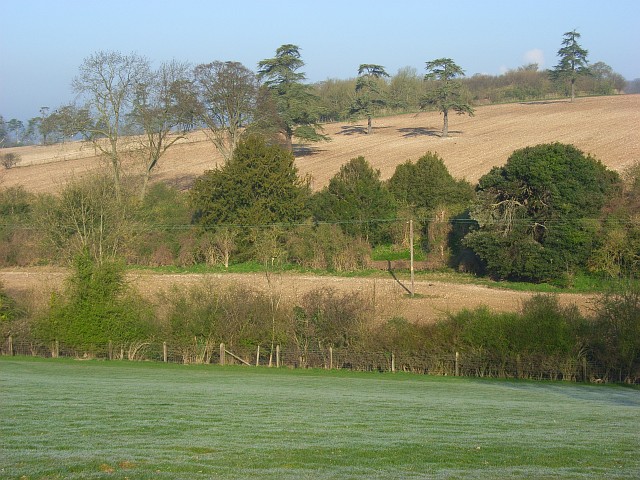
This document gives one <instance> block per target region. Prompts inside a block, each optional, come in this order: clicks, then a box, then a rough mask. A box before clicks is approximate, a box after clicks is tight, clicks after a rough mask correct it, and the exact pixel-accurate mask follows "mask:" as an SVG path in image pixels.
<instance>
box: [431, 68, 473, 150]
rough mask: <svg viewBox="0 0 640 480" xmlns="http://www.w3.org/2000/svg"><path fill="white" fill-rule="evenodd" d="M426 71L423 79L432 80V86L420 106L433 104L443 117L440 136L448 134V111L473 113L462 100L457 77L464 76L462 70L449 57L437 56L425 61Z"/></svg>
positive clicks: (460, 84) (469, 106)
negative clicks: (434, 58)
mask: <svg viewBox="0 0 640 480" xmlns="http://www.w3.org/2000/svg"><path fill="white" fill-rule="evenodd" d="M426 70H427V73H426V74H425V76H424V79H425V80H427V81H431V82H434V86H433V88H432V89H431V90H430V92H429V93H428V94H427V95H426V96H425V97H424V98H423V100H422V102H421V106H422V108H425V107H427V106H434V107H436V108H437V109H438V110H439V111H440V112H442V115H443V117H444V123H443V126H442V136H443V137H447V136H448V135H449V111H450V110H452V111H454V112H457V113H458V114H459V115H463V114H465V113H466V114H468V115H471V116H472V115H473V108H471V105H469V104H468V103H466V102H465V101H464V98H463V97H464V96H463V94H462V83H461V82H460V81H459V80H458V78H459V77H464V70H462V68H460V67H459V66H458V65H456V63H455V62H454V61H453V60H451V59H450V58H438V59H436V60H432V61H430V62H427V63H426Z"/></svg>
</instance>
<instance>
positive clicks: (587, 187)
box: [465, 143, 619, 281]
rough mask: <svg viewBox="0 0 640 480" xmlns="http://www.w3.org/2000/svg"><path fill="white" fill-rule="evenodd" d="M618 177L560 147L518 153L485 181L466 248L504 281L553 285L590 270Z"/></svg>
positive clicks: (539, 147)
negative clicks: (601, 220)
mask: <svg viewBox="0 0 640 480" xmlns="http://www.w3.org/2000/svg"><path fill="white" fill-rule="evenodd" d="M618 188H619V176H618V174H617V173H615V172H613V171H611V170H608V169H607V168H606V167H605V166H604V165H603V164H602V163H600V162H599V161H598V160H595V159H594V158H592V157H590V156H585V155H584V153H582V152H581V151H580V150H578V149H577V148H575V147H573V146H571V145H563V144H560V143H554V144H548V145H537V146H535V147H527V148H524V149H521V150H517V151H515V152H513V154H512V155H511V157H509V159H508V161H507V163H506V164H505V165H504V166H502V167H495V168H493V169H492V170H491V171H490V172H489V173H488V174H486V175H484V176H483V177H482V178H481V179H480V181H479V183H478V187H477V199H476V202H475V205H474V207H473V208H472V218H473V219H474V220H475V221H476V222H478V225H479V226H480V228H479V230H477V231H474V232H472V233H470V234H469V235H467V236H466V237H465V243H466V245H467V246H468V247H470V248H471V249H473V250H474V251H475V252H476V254H478V256H479V257H480V258H481V259H482V260H483V261H484V262H485V263H486V266H487V269H488V271H489V273H491V274H492V275H493V276H495V277H498V278H509V279H525V280H533V281H546V280H553V279H558V278H560V277H561V276H562V275H563V274H565V273H567V272H569V273H570V272H573V271H575V270H576V269H579V268H584V267H585V266H586V263H587V260H588V258H589V255H590V253H591V252H592V250H593V248H594V242H595V240H596V233H597V219H598V217H599V216H600V214H601V209H602V207H603V206H604V205H605V202H606V201H607V199H608V198H609V197H610V196H612V195H613V194H614V193H615V192H616V191H617V189H618Z"/></svg>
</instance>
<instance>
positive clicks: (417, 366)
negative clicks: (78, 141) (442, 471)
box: [0, 337, 640, 383]
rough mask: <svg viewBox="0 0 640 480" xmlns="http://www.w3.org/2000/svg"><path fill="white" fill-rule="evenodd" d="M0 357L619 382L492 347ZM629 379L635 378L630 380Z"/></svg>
mask: <svg viewBox="0 0 640 480" xmlns="http://www.w3.org/2000/svg"><path fill="white" fill-rule="evenodd" d="M0 355H2V356H32V357H40V358H71V359H77V360H105V361H152V362H158V363H175V364H185V365H244V366H246V368H256V367H257V368H260V367H266V368H290V369H298V368H302V369H325V370H351V371H365V372H380V373H395V372H405V373H413V374H420V375H435V376H460V377H475V378H502V379H523V380H552V381H557V380H562V381H569V382H585V383H622V382H623V381H624V380H625V379H623V378H622V377H620V378H616V377H615V375H612V374H611V372H609V371H607V369H606V368H605V367H604V366H602V365H599V364H597V363H596V362H593V361H590V360H589V359H588V358H587V357H586V356H581V357H578V358H572V359H567V358H566V357H560V356H542V355H529V356H521V355H518V356H515V357H512V356H507V357H501V356H498V355H496V354H493V353H491V352H473V351H466V352H465V351H461V352H428V351H424V350H423V351H410V352H390V351H384V350H380V351H364V350H358V349H350V348H333V347H327V348H316V349H305V350H302V349H300V348H298V347H297V346H295V345H289V346H281V345H274V347H273V348H270V347H269V346H264V345H263V346H259V345H258V346H256V347H246V346H245V347H229V346H226V345H225V344H224V343H221V344H217V343H215V342H213V341H202V340H201V339H196V338H194V341H193V342H191V343H189V344H183V345H175V344H174V345H171V344H170V343H168V342H162V341H140V342H133V343H131V344H129V345H126V346H125V345H113V344H112V343H109V345H104V346H96V345H87V346H85V347H84V348H82V349H78V348H68V347H65V346H64V345H61V344H59V343H58V342H54V343H52V344H51V345H45V344H42V343H38V342H32V341H25V340H15V339H13V337H8V338H5V339H4V341H3V342H2V343H1V344H0ZM632 380H634V383H638V382H640V379H638V378H636V379H632Z"/></svg>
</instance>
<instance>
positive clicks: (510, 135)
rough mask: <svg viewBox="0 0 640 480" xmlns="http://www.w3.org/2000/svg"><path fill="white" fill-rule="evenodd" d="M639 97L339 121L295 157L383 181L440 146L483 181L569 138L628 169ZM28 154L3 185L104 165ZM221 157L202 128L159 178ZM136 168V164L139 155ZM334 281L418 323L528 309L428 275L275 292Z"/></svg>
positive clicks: (29, 276)
mask: <svg viewBox="0 0 640 480" xmlns="http://www.w3.org/2000/svg"><path fill="white" fill-rule="evenodd" d="M639 125H640V95H624V96H623V95H621V96H615V97H598V98H579V99H577V100H576V101H575V102H573V103H570V102H568V101H552V102H531V103H521V104H509V105H496V106H485V107H480V108H478V109H477V110H476V114H475V116H474V117H468V116H455V115H454V116H451V117H450V122H449V129H450V137H449V138H441V137H440V129H441V128H442V117H441V115H439V114H438V113H437V112H425V113H419V114H408V115H399V116H394V117H384V118H378V119H374V133H373V135H366V134H365V130H364V124H358V123H333V124H328V125H326V126H325V133H326V134H328V135H329V136H330V137H331V141H330V142H326V143H321V144H315V145H305V146H302V145H298V146H297V147H296V154H297V155H296V163H297V165H298V168H299V170H300V173H301V174H302V175H310V176H311V177H312V185H313V187H314V188H315V189H320V188H322V187H323V186H324V185H326V184H327V182H328V181H329V179H330V178H331V177H332V176H333V175H334V174H335V173H336V172H337V171H338V170H339V169H340V166H341V165H342V164H344V163H345V162H347V161H348V160H349V159H351V158H354V157H357V156H360V155H362V156H364V157H365V158H366V159H367V161H369V162H370V163H371V164H372V165H373V166H374V167H375V168H377V169H379V170H380V172H381V174H382V177H383V178H388V177H389V176H391V175H392V174H393V171H394V169H395V167H396V165H398V164H400V163H402V162H405V161H407V160H414V161H415V160H417V159H418V158H419V157H420V156H421V155H423V154H424V153H425V152H427V151H432V152H437V153H438V154H439V155H440V157H442V158H443V160H444V161H445V164H446V165H447V167H448V169H449V171H450V172H451V173H452V174H453V175H454V176H456V177H458V178H466V179H467V180H469V181H472V182H475V181H477V180H478V179H479V178H480V177H481V176H482V175H484V174H485V173H487V172H488V171H489V170H490V169H491V168H492V167H494V166H497V165H501V164H503V163H505V162H506V160H507V158H508V157H509V155H510V154H511V152H513V151H514V150H515V149H518V148H522V147H526V146H530V145H536V144H540V143H550V142H563V143H570V144H573V145H575V146H576V147H578V148H580V149H581V150H583V151H584V152H586V153H589V154H591V155H593V156H594V157H596V158H597V159H599V160H601V161H602V162H603V163H604V164H605V165H606V166H607V167H609V168H611V169H614V170H618V171H622V170H623V169H624V168H625V167H627V166H629V165H631V164H633V163H635V162H637V161H640V129H639V128H638V126H639ZM8 151H15V152H17V153H19V155H20V156H21V161H20V163H19V164H18V165H17V166H16V167H14V168H12V169H10V170H4V171H3V172H2V174H1V175H2V176H1V177H0V182H1V184H2V186H4V187H6V186H11V185H23V186H24V187H25V188H26V189H28V190H30V191H33V192H54V191H56V190H57V189H58V188H59V187H60V185H62V184H63V183H64V182H65V181H66V180H68V179H70V178H72V177H77V176H81V175H84V174H86V173H87V172H90V171H92V170H95V169H96V168H99V167H100V161H99V159H98V158H97V157H96V156H95V155H94V151H93V148H91V147H90V146H88V145H86V144H82V143H75V142H74V143H67V144H65V145H54V146H47V147H21V148H17V149H6V150H5V152H8ZM221 162H222V159H221V158H220V156H219V155H218V154H217V153H216V152H215V150H214V148H213V146H212V145H211V144H210V143H209V142H208V140H207V139H206V137H205V136H204V134H203V133H201V132H196V133H193V134H191V135H190V136H189V137H188V138H187V139H186V140H184V141H181V142H180V144H179V145H177V146H176V147H175V148H174V149H173V150H170V151H169V153H168V154H167V155H166V156H165V157H164V158H163V159H162V160H161V164H160V167H159V169H158V171H157V172H156V174H155V180H156V181H167V182H171V183H173V184H175V185H179V186H181V187H184V188H188V186H189V185H190V184H191V182H192V181H193V179H194V178H196V177H197V176H198V175H200V174H202V172H204V171H205V170H207V169H211V168H214V167H215V166H216V164H219V163H221ZM129 167H130V168H132V169H134V168H135V163H134V162H133V161H130V164H129ZM63 276H64V272H62V271H54V272H52V271H50V270H47V271H43V270H31V269H29V270H20V271H8V270H6V271H0V281H2V282H3V283H4V286H5V288H6V290H7V291H8V292H15V293H18V292H22V293H25V292H31V291H33V292H36V291H37V292H39V293H42V292H43V291H46V290H49V289H50V288H53V287H55V286H59V285H60V283H61V281H62V278H63ZM212 278H213V279H214V281H216V282H219V283H220V284H221V285H228V284H230V283H242V282H246V283H247V284H249V285H251V286H253V287H255V288H263V289H264V288H267V284H266V280H265V278H264V276H263V275H262V276H261V275H218V276H215V277H212ZM132 280H133V281H134V283H135V284H136V285H138V286H139V288H140V289H141V290H142V291H143V292H144V293H146V294H147V295H150V296H152V295H153V293H154V292H156V291H158V290H162V289H163V288H166V287H167V286H168V285H170V284H178V285H184V284H188V283H193V282H199V281H203V279H202V277H201V276H198V275H152V274H137V275H133V276H132ZM321 286H326V287H332V288H336V289H339V290H357V291H361V292H362V293H363V294H364V295H366V296H367V298H370V299H371V301H372V302H374V303H375V305H376V312H377V313H376V317H378V318H380V319H382V318H390V317H392V316H394V315H403V316H405V317H406V318H409V319H412V320H424V321H430V320H433V319H435V318H437V317H438V316H440V315H442V313H443V312H446V311H457V310H459V309H461V308H474V307H475V306H478V305H487V306H489V307H490V308H493V309H496V310H502V311H508V310H515V309H518V308H520V306H521V304H522V301H523V300H524V299H526V298H527V297H529V296H530V294H528V293H519V292H512V291H504V290H500V289H493V288H487V287H480V286H475V285H459V284H451V283H447V282H438V281H429V282H426V281H419V282H417V283H416V292H417V293H419V294H420V295H421V296H420V298H417V299H408V298H407V297H406V296H405V295H404V294H405V291H404V290H403V289H402V288H401V287H400V285H398V284H397V283H396V282H395V281H394V280H393V279H391V278H390V277H383V278H377V279H373V278H366V279H358V278H355V279H354V278H336V277H312V276H300V275H278V276H277V281H275V282H273V283H272V287H271V288H272V289H276V290H274V291H275V292H276V293H277V294H278V295H282V296H283V297H291V298H295V297H296V296H298V295H300V294H303V293H304V292H306V291H309V290H311V289H313V288H317V287H321ZM560 298H561V301H562V302H563V303H576V304H578V305H579V306H580V307H581V308H582V309H583V310H586V309H588V308H589V306H590V302H591V298H590V297H589V296H584V295H562V296H561V297H560Z"/></svg>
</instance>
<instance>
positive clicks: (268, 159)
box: [191, 135, 309, 228]
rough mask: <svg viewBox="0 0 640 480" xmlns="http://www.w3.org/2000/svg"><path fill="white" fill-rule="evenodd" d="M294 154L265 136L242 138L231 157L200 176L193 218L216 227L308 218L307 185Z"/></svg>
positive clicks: (197, 181)
mask: <svg viewBox="0 0 640 480" xmlns="http://www.w3.org/2000/svg"><path fill="white" fill-rule="evenodd" d="M294 160H295V159H294V157H293V155H292V154H291V153H290V152H287V151H285V150H284V149H282V148H281V147H279V146H277V145H268V144H267V143H266V142H265V140H264V139H263V138H261V137H258V136H255V135H254V136H250V137H248V138H246V139H244V140H241V141H240V143H238V146H237V147H236V149H235V151H234V154H233V157H232V158H231V160H230V161H229V162H227V163H226V164H224V166H223V167H221V168H220V169H217V170H210V171H208V172H205V173H204V175H202V176H201V177H199V178H198V179H196V182H195V185H194V187H193V189H192V191H191V202H192V206H193V208H194V209H195V216H194V220H195V221H196V223H199V224H200V225H202V226H204V227H205V228H214V227H216V226H219V225H222V224H234V225H266V224H272V223H283V222H297V221H299V220H302V219H304V218H305V217H306V215H307V199H308V195H309V188H308V185H307V184H306V182H305V181H303V180H302V179H300V178H299V177H298V171H297V169H296V167H295V165H294Z"/></svg>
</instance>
